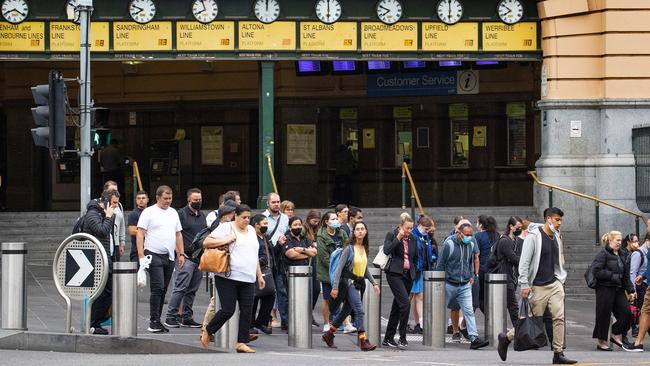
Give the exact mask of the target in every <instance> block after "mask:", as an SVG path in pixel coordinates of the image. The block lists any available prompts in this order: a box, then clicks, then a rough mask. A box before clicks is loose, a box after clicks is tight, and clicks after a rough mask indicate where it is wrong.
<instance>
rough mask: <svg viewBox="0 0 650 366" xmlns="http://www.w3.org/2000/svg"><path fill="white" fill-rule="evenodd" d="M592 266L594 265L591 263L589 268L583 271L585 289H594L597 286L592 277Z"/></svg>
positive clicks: (594, 278)
mask: <svg viewBox="0 0 650 366" xmlns="http://www.w3.org/2000/svg"><path fill="white" fill-rule="evenodd" d="M593 265H594V263H593V262H591V264H590V265H589V267H587V270H586V271H585V282H586V283H587V287H589V288H590V289H592V290H593V289H595V288H596V285H597V284H598V281H597V280H596V277H594V270H593V268H592V267H593Z"/></svg>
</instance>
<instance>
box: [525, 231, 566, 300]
mask: <svg viewBox="0 0 650 366" xmlns="http://www.w3.org/2000/svg"><path fill="white" fill-rule="evenodd" d="M543 226H544V225H543V224H535V223H531V224H530V225H529V226H528V235H527V236H526V239H524V243H523V244H522V247H521V257H520V258H519V286H521V288H522V289H525V288H530V287H532V285H533V281H535V276H536V275H537V270H538V268H539V259H540V254H541V251H542V233H541V232H540V229H542V227H543ZM555 240H557V245H558V248H559V251H558V252H559V258H555V261H554V262H555V266H554V268H553V274H554V275H555V278H556V279H557V280H559V281H560V282H561V283H562V284H564V281H566V271H565V270H564V248H563V247H562V237H561V236H560V235H559V234H556V235H555Z"/></svg>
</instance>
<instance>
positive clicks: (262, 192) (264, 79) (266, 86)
mask: <svg viewBox="0 0 650 366" xmlns="http://www.w3.org/2000/svg"><path fill="white" fill-rule="evenodd" d="M274 72H275V62H273V61H262V62H260V79H259V85H260V94H259V144H260V145H259V146H260V147H259V149H260V150H259V165H258V167H259V175H258V179H259V180H258V181H259V195H258V196H257V207H258V208H262V207H266V200H267V198H268V197H266V195H267V194H268V193H269V192H271V190H272V189H273V183H272V182H271V173H270V171H269V168H268V166H267V164H266V156H267V155H268V156H270V157H271V161H274V159H275V156H274V153H275V152H274V147H275V146H274V145H275V137H274V136H275V134H274V131H273V128H274V121H275V112H274V108H275V90H274V87H275V81H274ZM272 168H273V167H271V169H272Z"/></svg>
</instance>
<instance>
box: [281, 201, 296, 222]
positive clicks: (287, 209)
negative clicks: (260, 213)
mask: <svg viewBox="0 0 650 366" xmlns="http://www.w3.org/2000/svg"><path fill="white" fill-rule="evenodd" d="M295 209H296V205H295V204H294V203H293V202H291V201H287V200H284V201H282V202H280V212H282V213H283V214H285V215H287V217H288V218H292V217H294V216H295V214H294V210H295Z"/></svg>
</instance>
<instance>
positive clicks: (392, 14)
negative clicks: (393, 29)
mask: <svg viewBox="0 0 650 366" xmlns="http://www.w3.org/2000/svg"><path fill="white" fill-rule="evenodd" d="M402 13H403V8H402V3H401V2H399V0H379V2H377V17H378V18H379V20H381V21H382V22H384V23H385V24H395V23H397V22H398V21H399V20H400V19H401V18H402Z"/></svg>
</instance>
